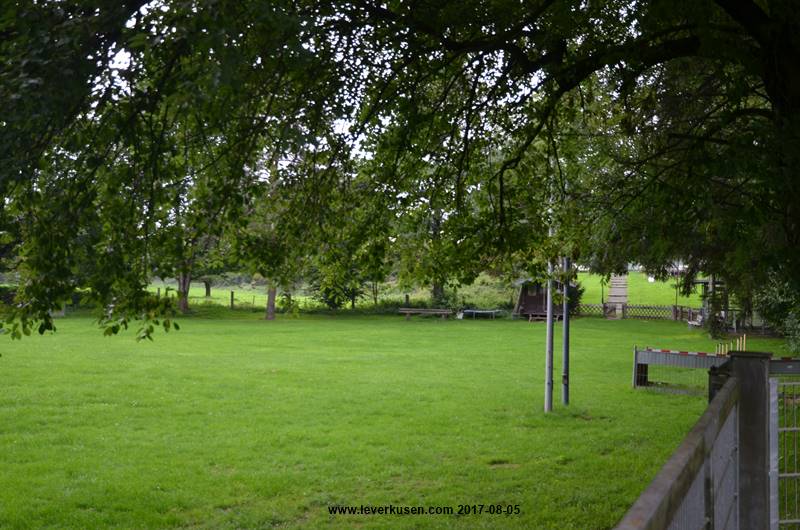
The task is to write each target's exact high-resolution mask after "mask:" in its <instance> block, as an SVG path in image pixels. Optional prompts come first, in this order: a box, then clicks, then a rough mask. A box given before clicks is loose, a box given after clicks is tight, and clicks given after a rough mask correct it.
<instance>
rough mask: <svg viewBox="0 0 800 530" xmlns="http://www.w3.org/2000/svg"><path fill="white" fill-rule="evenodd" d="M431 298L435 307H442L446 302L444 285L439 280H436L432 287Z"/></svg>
mask: <svg viewBox="0 0 800 530" xmlns="http://www.w3.org/2000/svg"><path fill="white" fill-rule="evenodd" d="M431 298H432V299H433V304H434V305H440V304H441V303H442V302H443V301H444V283H443V282H441V281H439V280H434V282H433V286H432V287H431Z"/></svg>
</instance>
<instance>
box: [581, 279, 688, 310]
mask: <svg viewBox="0 0 800 530" xmlns="http://www.w3.org/2000/svg"><path fill="white" fill-rule="evenodd" d="M600 279H601V276H598V275H597V274H590V273H587V272H580V273H578V281H580V282H581V285H583V287H584V288H585V289H586V291H585V292H584V293H583V300H582V301H583V303H585V304H599V303H600V301H601V297H604V298H605V299H606V300H608V285H606V286H605V287H602V288H601V285H600ZM628 303H629V304H636V305H674V304H675V283H674V282H672V281H668V282H659V281H656V282H652V283H650V282H649V281H647V275H646V274H644V273H641V272H630V273H628ZM678 305H683V306H689V307H701V306H702V305H703V302H702V300H701V299H700V294H699V292H697V293H692V294H691V295H690V296H680V295H679V296H678Z"/></svg>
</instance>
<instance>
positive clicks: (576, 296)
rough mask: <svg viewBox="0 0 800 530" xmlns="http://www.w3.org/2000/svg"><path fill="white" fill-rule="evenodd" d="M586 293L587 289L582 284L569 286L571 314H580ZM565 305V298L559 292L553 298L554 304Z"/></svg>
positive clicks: (576, 283)
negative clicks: (579, 310)
mask: <svg viewBox="0 0 800 530" xmlns="http://www.w3.org/2000/svg"><path fill="white" fill-rule="evenodd" d="M585 292H586V288H585V287H584V286H583V285H581V282H575V283H571V284H569V288H568V289H567V296H568V297H569V314H570V315H576V314H578V308H579V307H580V305H581V300H583V293H585ZM563 303H564V296H563V295H562V293H560V292H558V293H556V294H555V296H553V304H554V305H556V306H560V305H561V304H563Z"/></svg>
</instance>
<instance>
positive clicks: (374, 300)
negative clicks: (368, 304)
mask: <svg viewBox="0 0 800 530" xmlns="http://www.w3.org/2000/svg"><path fill="white" fill-rule="evenodd" d="M372 303H373V304H374V305H375V306H377V305H378V282H372Z"/></svg>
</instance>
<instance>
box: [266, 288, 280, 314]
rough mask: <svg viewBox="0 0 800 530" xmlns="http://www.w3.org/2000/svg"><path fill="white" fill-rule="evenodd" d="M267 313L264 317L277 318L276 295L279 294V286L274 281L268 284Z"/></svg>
mask: <svg viewBox="0 0 800 530" xmlns="http://www.w3.org/2000/svg"><path fill="white" fill-rule="evenodd" d="M267 285H268V286H267V313H266V315H264V318H265V319H267V320H275V297H276V296H277V294H278V287H277V286H275V285H273V284H272V283H269V284H267Z"/></svg>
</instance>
